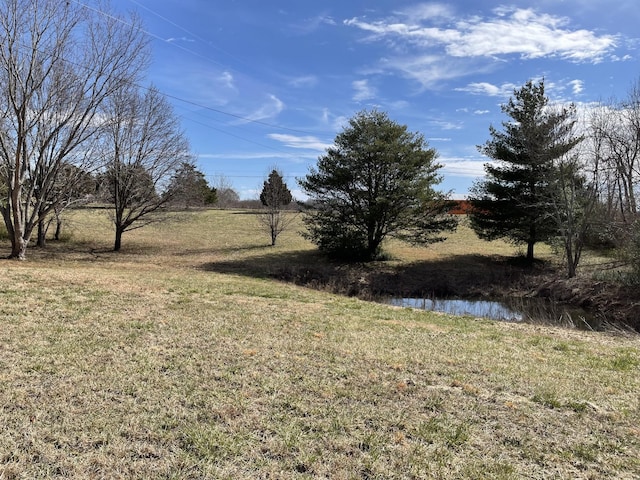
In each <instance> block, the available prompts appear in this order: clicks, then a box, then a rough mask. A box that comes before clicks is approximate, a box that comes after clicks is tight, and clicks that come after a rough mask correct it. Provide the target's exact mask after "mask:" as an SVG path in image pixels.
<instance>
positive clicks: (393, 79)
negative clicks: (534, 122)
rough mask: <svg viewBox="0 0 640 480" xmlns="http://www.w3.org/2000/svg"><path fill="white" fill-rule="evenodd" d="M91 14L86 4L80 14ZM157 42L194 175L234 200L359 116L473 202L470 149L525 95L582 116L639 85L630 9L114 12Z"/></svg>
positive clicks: (291, 178) (380, 0) (623, 2)
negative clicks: (404, 141)
mask: <svg viewBox="0 0 640 480" xmlns="http://www.w3.org/2000/svg"><path fill="white" fill-rule="evenodd" d="M84 2H87V3H89V2H91V0H84V1H83V3H84ZM112 5H113V7H114V8H115V9H116V10H117V11H121V12H126V11H135V12H137V14H138V15H139V16H140V17H141V19H142V21H143V23H144V25H145V30H146V31H147V32H148V34H149V36H150V37H149V38H150V47H151V53H152V63H151V67H150V69H149V72H148V81H149V82H152V83H153V84H154V85H156V86H157V87H158V88H159V89H160V90H161V91H162V92H164V93H166V94H168V95H169V96H170V98H171V102H172V104H173V105H174V107H175V112H176V113H177V114H178V115H179V116H180V117H181V119H182V125H183V128H184V130H185V132H186V134H187V136H188V138H189V139H190V142H191V145H192V149H193V152H194V154H195V155H196V156H197V164H198V166H199V168H200V170H201V171H202V172H204V173H205V175H206V176H207V179H208V180H209V182H210V183H212V184H215V183H216V182H217V181H218V179H219V178H220V176H223V177H224V178H225V180H226V181H227V182H230V183H231V184H232V186H233V188H234V189H235V190H236V191H237V192H238V193H239V194H240V196H241V198H257V196H258V194H259V191H260V189H261V186H262V182H263V181H264V180H265V179H266V177H267V175H268V173H269V171H270V170H271V169H272V168H273V167H277V168H278V169H279V170H280V171H281V172H282V173H283V174H284V176H285V180H286V181H287V184H288V185H289V187H290V188H291V190H292V191H293V192H294V196H296V198H299V199H302V198H304V196H303V195H302V194H301V192H300V191H299V189H298V186H297V184H296V181H295V178H296V177H302V176H304V175H305V174H306V173H307V172H308V170H309V167H310V166H312V165H315V163H316V161H317V158H318V156H319V155H321V154H322V153H323V152H324V150H325V149H326V148H327V147H328V146H330V145H331V143H332V142H333V139H334V138H335V136H336V134H337V133H338V132H339V131H340V130H341V128H342V126H344V125H345V124H346V121H347V120H348V118H350V117H351V116H353V115H354V114H355V113H356V112H358V111H360V110H362V109H373V108H377V109H379V110H383V111H386V112H387V113H388V114H389V116H390V117H391V118H392V119H393V120H395V121H397V122H399V123H402V124H405V125H407V126H408V127H409V130H411V131H414V132H420V133H422V134H423V135H424V136H425V138H426V139H427V141H428V143H429V146H431V147H433V148H435V149H436V150H437V151H438V153H439V158H438V160H439V162H440V163H441V164H442V165H443V168H442V170H441V172H440V173H441V174H442V175H443V177H444V179H443V182H442V183H441V185H440V186H439V188H440V189H441V190H444V191H451V192H452V193H453V194H454V196H455V197H456V198H459V197H462V196H464V194H465V193H467V192H468V189H469V187H470V185H471V184H472V182H473V181H474V179H476V178H478V177H479V176H482V174H483V164H484V163H485V162H486V161H487V160H488V159H487V158H484V157H483V156H482V155H481V154H480V153H479V152H478V150H477V148H476V146H477V145H480V144H482V143H484V142H485V141H486V140H487V139H488V138H489V126H490V125H492V124H493V125H494V126H499V125H500V123H501V122H502V121H504V120H505V119H506V118H505V117H504V115H503V114H502V113H501V111H500V105H501V104H502V103H504V102H506V101H507V100H508V98H509V96H510V95H511V94H512V93H513V89H514V88H519V87H521V86H522V85H523V84H524V83H525V82H526V81H527V80H529V79H534V80H536V79H540V78H543V77H544V79H545V85H546V89H547V90H546V91H547V94H548V96H549V97H550V98H551V99H552V100H554V101H561V102H564V101H566V102H574V103H576V104H577V105H578V106H579V107H581V108H588V107H589V105H592V104H593V103H594V102H599V101H608V100H611V99H612V98H617V99H622V98H624V97H625V96H626V95H627V93H628V92H629V90H630V88H631V87H632V86H633V85H634V84H635V83H637V82H638V80H639V79H640V68H639V67H640V63H639V61H638V56H639V54H640V51H639V48H640V30H638V25H639V24H640V7H639V6H638V3H637V0H615V1H613V0H538V1H536V2H529V1H513V2H511V3H509V2H493V1H482V0H475V1H474V0H468V1H451V2H441V3H429V2H427V3H420V2H412V1H402V0H376V1H365V0H321V1H315V2H307V1H304V0H270V1H264V0H224V1H212V0H113V1H112Z"/></svg>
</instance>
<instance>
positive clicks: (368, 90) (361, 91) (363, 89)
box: [351, 80, 376, 102]
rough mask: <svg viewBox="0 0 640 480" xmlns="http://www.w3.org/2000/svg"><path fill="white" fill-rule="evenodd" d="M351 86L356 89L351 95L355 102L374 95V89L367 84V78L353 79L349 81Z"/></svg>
mask: <svg viewBox="0 0 640 480" xmlns="http://www.w3.org/2000/svg"><path fill="white" fill-rule="evenodd" d="M351 86H352V87H353V89H354V90H355V91H356V92H355V94H354V95H353V100H354V101H355V102H362V101H364V100H370V99H372V98H374V97H375V96H376V89H375V88H374V87H372V86H370V85H369V81H368V80H355V81H353V82H352V83H351Z"/></svg>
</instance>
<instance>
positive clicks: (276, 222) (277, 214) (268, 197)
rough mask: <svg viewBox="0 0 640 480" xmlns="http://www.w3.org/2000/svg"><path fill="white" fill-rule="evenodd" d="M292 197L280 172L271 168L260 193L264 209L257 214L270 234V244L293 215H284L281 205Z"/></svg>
mask: <svg viewBox="0 0 640 480" xmlns="http://www.w3.org/2000/svg"><path fill="white" fill-rule="evenodd" d="M292 200H293V197H292V196H291V191H290V190H289V188H288V187H287V184H286V183H284V180H283V179H282V174H281V173H280V172H278V171H277V170H276V169H273V170H272V171H271V173H270V174H269V178H268V179H267V180H266V181H265V182H264V186H263V187H262V192H261V193H260V202H262V205H264V207H265V210H264V212H262V214H261V215H260V216H259V221H260V223H261V224H262V225H263V226H264V227H265V228H266V229H267V230H268V232H269V234H270V236H271V245H272V246H273V245H275V244H276V239H277V238H278V235H280V234H281V233H282V232H283V231H284V230H285V229H286V228H287V227H288V226H289V225H290V224H291V222H292V221H293V219H294V218H295V215H289V216H286V215H285V214H284V213H283V212H282V207H285V206H287V205H289V204H290V203H291V201H292Z"/></svg>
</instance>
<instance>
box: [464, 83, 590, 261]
mask: <svg viewBox="0 0 640 480" xmlns="http://www.w3.org/2000/svg"><path fill="white" fill-rule="evenodd" d="M502 111H503V112H504V113H505V114H506V115H507V116H508V117H509V118H510V120H509V121H506V122H503V123H502V127H503V130H502V131H499V130H497V129H496V128H494V127H493V126H491V127H490V129H489V132H490V135H491V139H490V140H488V141H487V142H486V143H485V144H484V145H481V146H480V147H478V148H479V150H480V151H481V152H482V153H484V154H485V155H486V156H488V157H489V158H491V159H493V160H494V162H493V163H487V164H485V172H486V177H485V178H484V179H483V180H480V181H479V182H476V183H475V184H474V186H473V188H472V195H471V197H470V201H471V204H472V206H473V209H472V211H471V215H470V219H471V226H472V228H473V229H474V230H475V232H476V233H477V234H478V236H480V238H483V239H485V240H494V239H497V238H505V239H507V240H510V241H512V242H514V243H516V244H526V245H527V260H528V261H529V262H532V261H533V259H534V245H535V244H536V243H537V242H540V241H546V240H548V239H549V238H550V237H552V236H553V235H555V234H556V231H557V229H556V224H555V223H554V220H553V214H554V212H553V210H552V209H553V208H554V206H553V204H552V202H549V198H550V197H551V196H552V194H551V192H550V191H549V188H550V185H551V184H552V183H553V181H552V179H553V177H554V175H555V174H556V173H557V172H556V170H555V163H556V162H557V161H558V160H559V159H561V158H562V157H563V156H565V155H567V154H568V152H570V151H571V150H572V149H573V148H574V147H575V146H576V145H577V144H578V143H579V142H580V140H581V139H580V138H576V137H573V136H571V135H570V132H571V130H572V128H573V124H574V123H575V122H574V121H573V110H572V108H558V109H554V108H550V107H549V99H548V97H546V96H545V92H544V81H540V82H539V83H537V84H534V83H533V82H532V81H529V82H527V83H526V84H525V85H524V86H523V87H522V88H520V89H518V90H514V94H513V97H511V98H510V99H509V101H508V102H507V103H506V104H504V105H503V106H502Z"/></svg>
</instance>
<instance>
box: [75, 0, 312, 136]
mask: <svg viewBox="0 0 640 480" xmlns="http://www.w3.org/2000/svg"><path fill="white" fill-rule="evenodd" d="M73 1H74V2H76V3H77V4H79V5H81V6H83V7H85V8H87V9H89V10H91V11H93V12H95V13H98V14H100V15H103V16H105V17H107V18H110V19H112V20H115V21H117V22H120V23H123V24H124V25H127V26H129V27H132V26H133V25H131V24H130V23H127V22H125V21H124V20H123V19H121V18H118V17H115V16H113V15H110V14H109V13H107V12H105V11H103V10H100V9H98V8H94V7H92V6H90V5H87V4H86V3H84V2H83V1H81V0H73ZM130 1H132V2H133V3H136V4H138V3H137V2H135V1H134V0H130ZM144 8H146V7H144ZM147 10H149V11H151V10H150V9H148V8H147ZM152 13H154V12H152ZM156 15H158V16H159V17H160V18H164V17H162V16H161V15H160V14H156ZM167 21H169V20H167ZM169 22H170V23H171V24H173V25H175V24H174V22H171V21H169ZM176 26H177V27H178V28H180V29H182V30H185V31H188V30H186V29H184V28H183V27H180V26H178V25H176ZM140 31H141V32H143V33H144V34H146V35H148V36H150V37H151V38H155V39H156V40H160V41H162V42H164V43H169V44H170V45H172V46H174V47H176V48H179V49H180V50H183V51H185V52H188V53H190V54H192V55H195V56H197V57H200V58H202V59H204V60H206V61H209V62H212V63H214V64H215V65H218V66H221V67H225V68H226V67H227V66H226V65H223V64H222V63H220V62H217V61H215V60H213V59H211V58H209V57H207V56H205V55H202V54H200V53H198V52H195V51H193V50H191V49H188V48H186V47H183V46H182V45H178V44H176V43H174V42H168V41H167V40H166V39H164V38H162V37H160V36H159V35H156V34H154V33H152V32H149V31H148V30H146V29H143V28H140ZM196 36H197V35H196ZM221 51H222V50H221ZM229 70H233V69H229ZM137 86H138V87H140V88H147V87H142V86H140V85H137ZM160 93H161V94H162V95H164V96H165V97H167V98H171V99H172V100H175V101H179V102H182V103H185V104H188V105H192V106H195V107H198V108H202V109H203V110H209V111H211V112H215V113H219V114H221V115H226V116H229V117H232V118H235V119H237V120H242V121H244V122H247V123H254V124H257V125H262V126H265V127H270V128H276V129H279V130H285V131H289V132H293V133H302V134H305V135H315V133H313V132H309V131H307V130H300V129H295V128H289V127H283V126H281V125H276V124H273V123H269V122H264V121H262V120H256V119H252V118H249V117H245V116H242V115H238V114H235V113H231V112H226V111H224V110H220V109H218V108H214V107H210V106H208V105H203V104H200V103H198V102H194V101H192V100H187V99H184V98H181V97H178V96H176V95H171V94H168V93H163V92H160Z"/></svg>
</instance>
